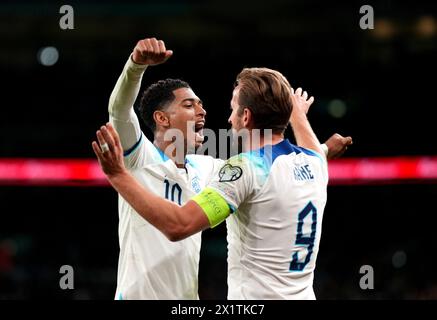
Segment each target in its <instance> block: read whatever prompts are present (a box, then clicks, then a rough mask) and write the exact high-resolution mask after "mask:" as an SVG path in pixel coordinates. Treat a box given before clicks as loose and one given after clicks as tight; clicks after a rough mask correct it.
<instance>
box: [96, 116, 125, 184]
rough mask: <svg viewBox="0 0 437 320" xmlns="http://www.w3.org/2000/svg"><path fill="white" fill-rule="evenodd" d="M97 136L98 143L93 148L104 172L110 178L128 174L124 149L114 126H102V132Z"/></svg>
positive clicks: (108, 124)
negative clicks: (124, 159) (124, 160)
mask: <svg viewBox="0 0 437 320" xmlns="http://www.w3.org/2000/svg"><path fill="white" fill-rule="evenodd" d="M96 136H97V141H98V143H97V142H96V141H93V142H92V147H93V150H94V153H95V154H96V156H97V159H98V160H99V164H100V167H101V168H102V170H103V172H104V173H105V174H106V175H107V176H108V178H111V177H113V176H116V175H117V174H121V173H124V172H126V171H127V170H126V167H125V166H124V162H123V148H122V147H121V144H120V138H119V136H118V133H117V131H116V130H115V129H114V127H113V126H112V124H110V123H107V124H106V125H105V126H101V127H100V130H97V133H96Z"/></svg>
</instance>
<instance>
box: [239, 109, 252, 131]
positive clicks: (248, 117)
mask: <svg viewBox="0 0 437 320" xmlns="http://www.w3.org/2000/svg"><path fill="white" fill-rule="evenodd" d="M241 118H242V120H243V126H244V127H245V128H249V127H251V126H252V121H253V114H252V111H250V109H249V108H244V110H243V115H242V117H241Z"/></svg>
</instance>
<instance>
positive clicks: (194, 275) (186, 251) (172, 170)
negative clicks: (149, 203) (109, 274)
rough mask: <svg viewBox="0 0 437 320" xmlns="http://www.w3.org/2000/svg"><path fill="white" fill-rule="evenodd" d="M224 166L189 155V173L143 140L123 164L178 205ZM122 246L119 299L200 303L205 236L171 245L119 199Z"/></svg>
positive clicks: (118, 288)
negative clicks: (201, 261)
mask: <svg viewBox="0 0 437 320" xmlns="http://www.w3.org/2000/svg"><path fill="white" fill-rule="evenodd" d="M222 163H223V161H222V160H217V159H213V158H212V157H209V156H198V155H188V156H187V157H186V169H183V168H182V169H181V168H177V167H176V165H175V163H174V162H173V161H171V160H170V159H168V158H167V157H166V155H165V154H164V153H163V152H162V151H161V150H159V149H158V148H156V147H155V146H154V145H153V144H152V143H151V142H150V141H148V140H147V138H146V137H145V136H144V135H142V136H141V139H140V140H139V142H138V143H137V145H135V146H134V147H133V148H132V150H131V151H130V152H128V154H125V164H126V167H127V168H130V172H131V173H132V174H133V175H134V176H135V178H136V179H137V180H138V181H139V182H140V183H141V184H142V185H143V186H145V187H146V188H147V189H148V190H150V191H152V192H153V193H155V194H156V195H159V196H161V197H163V198H166V199H168V200H171V201H173V202H175V203H177V204H179V205H183V204H185V203H186V202H187V201H188V200H189V199H190V198H191V197H192V196H194V195H195V194H196V193H198V192H199V191H200V190H201V189H202V188H203V187H204V186H205V185H206V184H207V183H208V182H209V179H210V178H211V177H212V175H213V172H214V167H216V168H219V167H220V165H221V164H222ZM119 219H120V221H119V242H120V256H119V265H118V278H117V291H116V296H115V299H198V298H199V297H198V270H199V255H200V245H201V233H198V234H195V235H193V236H191V237H188V238H186V239H184V240H182V241H179V242H171V241H170V240H168V239H167V238H166V237H165V236H164V234H162V233H161V232H160V231H159V230H158V229H156V228H155V227H154V226H152V225H151V224H150V223H148V222H147V221H146V220H145V219H143V218H142V217H141V216H140V215H139V214H138V213H137V212H136V211H135V210H134V209H133V208H132V207H131V206H130V205H129V204H128V203H127V202H126V201H125V200H124V199H123V198H122V197H121V196H119Z"/></svg>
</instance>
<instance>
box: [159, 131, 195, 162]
mask: <svg viewBox="0 0 437 320" xmlns="http://www.w3.org/2000/svg"><path fill="white" fill-rule="evenodd" d="M153 144H154V145H155V147H157V148H159V149H160V150H161V151H162V152H164V154H165V155H166V156H167V157H168V158H169V159H171V160H172V161H173V162H174V163H175V165H176V167H178V168H184V167H185V156H186V155H187V149H186V148H185V147H184V146H181V147H178V145H177V144H176V143H175V142H174V141H166V140H165V139H164V134H163V133H161V132H155V139H154V140H153Z"/></svg>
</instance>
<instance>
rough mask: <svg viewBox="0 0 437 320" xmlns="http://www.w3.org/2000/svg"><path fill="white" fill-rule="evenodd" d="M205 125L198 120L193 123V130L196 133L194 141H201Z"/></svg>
mask: <svg viewBox="0 0 437 320" xmlns="http://www.w3.org/2000/svg"><path fill="white" fill-rule="evenodd" d="M204 126H205V122H203V121H199V122H196V124H195V125H194V132H195V133H196V142H197V143H202V142H203V140H204V137H203V127H204Z"/></svg>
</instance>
